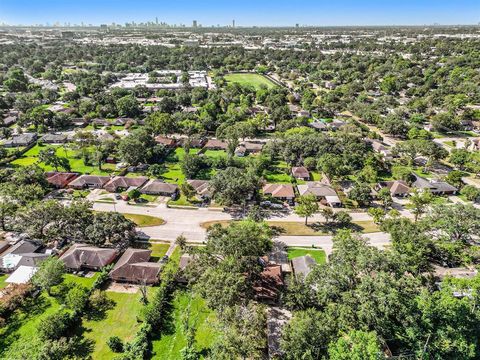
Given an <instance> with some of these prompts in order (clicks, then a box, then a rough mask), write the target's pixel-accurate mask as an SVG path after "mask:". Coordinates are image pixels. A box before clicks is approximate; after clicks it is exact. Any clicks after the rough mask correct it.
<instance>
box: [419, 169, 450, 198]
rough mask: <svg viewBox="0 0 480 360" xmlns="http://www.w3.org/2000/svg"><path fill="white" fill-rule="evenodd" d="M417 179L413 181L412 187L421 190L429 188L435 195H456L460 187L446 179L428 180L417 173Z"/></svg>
mask: <svg viewBox="0 0 480 360" xmlns="http://www.w3.org/2000/svg"><path fill="white" fill-rule="evenodd" d="M413 175H414V176H415V181H414V182H413V183H412V188H416V189H419V190H429V191H430V192H431V193H432V194H434V195H455V194H456V193H457V191H458V189H457V188H456V187H455V186H452V185H450V184H449V183H446V182H444V181H436V180H427V179H425V178H422V177H420V176H418V175H416V174H413Z"/></svg>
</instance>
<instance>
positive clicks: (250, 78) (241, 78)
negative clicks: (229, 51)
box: [224, 73, 275, 89]
mask: <svg viewBox="0 0 480 360" xmlns="http://www.w3.org/2000/svg"><path fill="white" fill-rule="evenodd" d="M224 79H225V80H226V81H227V83H238V84H240V85H242V86H253V87H254V88H255V89H260V87H261V86H262V85H265V86H266V87H267V88H272V87H274V86H275V84H274V83H273V82H272V81H270V80H269V79H267V78H266V77H265V76H263V75H259V74H253V73H234V74H227V75H225V76H224Z"/></svg>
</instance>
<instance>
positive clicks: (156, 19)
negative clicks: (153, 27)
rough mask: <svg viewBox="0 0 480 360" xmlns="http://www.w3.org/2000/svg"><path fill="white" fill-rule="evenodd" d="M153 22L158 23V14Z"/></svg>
mask: <svg viewBox="0 0 480 360" xmlns="http://www.w3.org/2000/svg"><path fill="white" fill-rule="evenodd" d="M155 23H156V24H157V25H158V16H156V17H155Z"/></svg>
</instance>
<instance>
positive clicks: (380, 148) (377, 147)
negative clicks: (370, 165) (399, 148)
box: [367, 140, 393, 160]
mask: <svg viewBox="0 0 480 360" xmlns="http://www.w3.org/2000/svg"><path fill="white" fill-rule="evenodd" d="M367 141H368V142H369V143H370V144H371V145H372V148H373V151H375V152H376V153H379V154H382V155H383V157H384V158H385V159H387V160H390V159H392V158H393V156H392V151H391V150H390V149H389V148H387V147H386V146H385V145H384V144H383V143H381V142H380V141H378V140H367Z"/></svg>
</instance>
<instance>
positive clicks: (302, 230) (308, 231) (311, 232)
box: [200, 220, 380, 236]
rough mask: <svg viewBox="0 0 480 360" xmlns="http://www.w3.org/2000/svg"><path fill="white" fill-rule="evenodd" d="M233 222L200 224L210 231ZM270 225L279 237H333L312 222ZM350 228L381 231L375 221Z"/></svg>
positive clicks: (269, 222)
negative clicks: (211, 228)
mask: <svg viewBox="0 0 480 360" xmlns="http://www.w3.org/2000/svg"><path fill="white" fill-rule="evenodd" d="M231 221H232V220H221V221H207V222H204V223H202V224H200V226H201V227H203V228H204V229H208V228H209V227H210V226H212V225H214V224H222V226H227V225H228V224H229V223H230V222H231ZM267 223H268V225H270V226H271V227H273V228H274V229H275V230H276V231H277V232H278V233H279V235H285V236H321V235H331V234H332V231H327V230H328V229H326V228H325V224H324V223H318V222H316V223H315V222H312V223H309V224H308V225H305V224H304V223H303V222H298V221H267ZM347 228H348V227H347ZM350 228H353V230H356V231H359V232H362V233H373V232H378V231H380V229H379V227H378V226H377V225H376V224H375V223H374V222H373V221H353V222H352V224H351V226H350Z"/></svg>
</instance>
